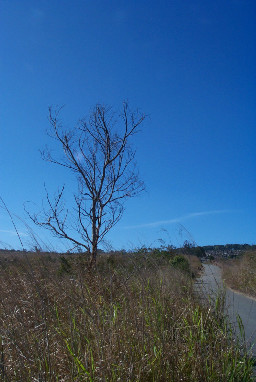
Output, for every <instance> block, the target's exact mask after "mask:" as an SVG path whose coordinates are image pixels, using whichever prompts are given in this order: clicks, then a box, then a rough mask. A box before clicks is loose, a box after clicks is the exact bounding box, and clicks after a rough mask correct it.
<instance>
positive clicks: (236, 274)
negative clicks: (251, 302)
mask: <svg viewBox="0 0 256 382" xmlns="http://www.w3.org/2000/svg"><path fill="white" fill-rule="evenodd" d="M221 266H222V271H223V278H224V279H225V282H226V284H227V285H228V286H229V287H230V288H232V289H234V290H237V291H239V292H242V293H245V294H247V295H248V296H251V297H256V252H255V251H250V252H245V253H244V255H243V256H242V257H240V258H238V259H232V260H228V261H225V262H222V265H221Z"/></svg>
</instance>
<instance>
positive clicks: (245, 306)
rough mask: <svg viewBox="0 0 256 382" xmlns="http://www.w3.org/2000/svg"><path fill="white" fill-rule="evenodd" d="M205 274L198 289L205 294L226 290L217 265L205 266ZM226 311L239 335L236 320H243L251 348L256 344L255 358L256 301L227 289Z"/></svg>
mask: <svg viewBox="0 0 256 382" xmlns="http://www.w3.org/2000/svg"><path fill="white" fill-rule="evenodd" d="M203 266H204V273H203V275H202V277H201V278H200V284H197V287H198V288H200V290H201V291H203V293H206V294H214V293H216V291H217V290H218V289H219V288H222V289H223V288H224V286H223V282H222V279H221V270H220V268H219V267H217V266H216V265H212V264H204V265H203ZM226 309H227V312H228V315H229V317H230V319H231V321H232V322H233V323H234V324H235V327H236V330H237V333H238V334H239V330H238V323H237V320H236V316H237V314H239V316H240V317H241V319H242V322H243V325H244V330H245V339H246V342H247V344H248V345H249V346H250V345H251V344H253V343H255V346H254V347H253V349H252V353H253V356H254V357H256V300H254V299H252V298H249V297H246V296H244V295H242V294H239V293H236V292H233V291H231V290H230V289H228V288H227V289H226Z"/></svg>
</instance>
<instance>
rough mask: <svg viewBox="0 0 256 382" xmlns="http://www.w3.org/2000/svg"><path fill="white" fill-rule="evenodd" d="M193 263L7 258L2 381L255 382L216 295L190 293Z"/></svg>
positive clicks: (3, 266) (0, 279)
mask: <svg viewBox="0 0 256 382" xmlns="http://www.w3.org/2000/svg"><path fill="white" fill-rule="evenodd" d="M199 265H200V263H199V261H198V260H197V259H196V258H192V257H189V258H186V257H183V260H182V259H181V257H176V258H175V257H173V256H168V254H164V255H161V253H158V254H152V255H150V254H147V255H143V254H139V255H138V254H137V255H131V254H130V255H117V254H114V255H102V256H100V257H99V261H98V265H97V269H96V270H94V271H89V270H88V269H87V261H86V259H85V257H84V256H78V255H69V256H68V255H67V256H60V255H56V254H55V255H54V254H41V255H36V254H20V255H19V256H17V255H15V256H12V255H5V254H4V253H2V255H1V259H0V294H1V308H0V323H1V326H0V328H1V329H0V340H1V342H0V346H1V347H0V352H1V354H0V376H1V381H19V382H20V381H24V382H26V381H38V382H39V381H59V382H60V381H63V382H64V381H70V382H71V381H77V382H79V381H113V382H114V381H122V382H126V381H131V382H136V381H138V382H139V381H141V382H144V381H145V382H146V381H163V382H165V381H173V382H176V381H187V382H193V381H198V382H203V381H213V382H217V381H223V382H224V381H225V382H228V381H230V382H231V381H237V382H242V381H253V378H252V376H251V375H252V361H251V360H250V358H249V356H248V355H247V353H246V352H244V353H243V355H241V346H240V345H241V344H238V343H237V342H236V341H234V339H233V334H232V328H231V326H230V324H229V323H228V320H227V318H226V317H225V315H224V313H223V310H222V307H223V304H222V301H221V299H220V298H217V300H216V301H215V302H214V303H210V302H209V304H204V305H203V304H202V303H201V302H200V301H201V300H200V299H198V298H197V297H196V296H195V294H194V288H193V278H192V277H191V276H192V275H193V274H194V273H195V272H196V271H197V270H198V267H199Z"/></svg>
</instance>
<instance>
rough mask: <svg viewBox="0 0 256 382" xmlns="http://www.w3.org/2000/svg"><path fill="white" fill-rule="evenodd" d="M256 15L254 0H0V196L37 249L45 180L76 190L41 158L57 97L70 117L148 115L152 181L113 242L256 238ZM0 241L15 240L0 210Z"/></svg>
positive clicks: (140, 156)
mask: <svg viewBox="0 0 256 382" xmlns="http://www.w3.org/2000/svg"><path fill="white" fill-rule="evenodd" d="M255 13H256V5H255V2H254V1H250V0H248V1H240V0H229V1H223V0H222V1H219V0H216V1H214V2H206V1H202V0H198V1H193V0H189V1H186V0H184V1H180V0H174V1H141V0H138V1H129V2H127V1H122V0H119V1H112V0H109V1H103V0H101V1H97V0H96V1H95V0H93V1H92V0H91V1H90V0H88V1H86V0H83V1H82V0H74V1H72V2H71V1H67V0H62V1H57V0H51V1H49V0H48V1H40V0H38V1H32V0H31V1H29V0H23V1H20V0H18V1H15V0H2V1H1V3H0V18H1V23H0V47H1V48H0V49H1V50H0V86H1V102H0V108H1V110H0V129H1V130H0V131H1V136H0V174H1V175H0V195H1V197H2V198H3V199H4V201H5V202H6V204H7V205H8V207H9V209H10V211H11V212H12V213H13V214H14V215H15V219H16V220H15V221H16V224H17V227H18V229H19V230H20V232H21V234H22V235H23V236H22V237H23V240H24V242H26V241H27V243H28V244H27V245H28V246H29V237H28V236H26V235H27V233H26V228H25V226H24V224H23V223H22V222H21V221H20V220H19V219H18V217H20V218H22V219H26V217H25V214H24V212H23V203H24V202H25V201H31V202H33V203H34V205H35V209H38V208H40V206H41V200H42V199H43V198H44V182H45V183H46V185H47V187H48V188H49V190H50V191H51V192H54V190H56V189H57V188H58V187H60V186H61V185H62V184H64V183H65V184H67V186H68V187H69V188H70V189H72V188H73V187H75V182H74V180H73V179H72V178H71V176H70V175H69V174H68V173H66V172H65V171H63V170H62V169H59V168H58V167H54V166H51V165H49V164H47V163H45V162H43V161H42V159H41V157H40V153H39V149H41V148H43V147H44V145H45V144H50V142H49V138H48V137H47V135H46V129H47V127H48V120H47V113H48V106H49V105H65V108H64V111H63V119H64V121H65V122H66V125H67V126H70V127H71V126H72V125H73V124H75V123H76V121H77V120H79V119H80V118H81V117H83V116H86V115H88V113H89V110H90V108H91V107H92V106H93V105H94V104H95V103H97V102H103V103H105V104H110V105H113V106H114V107H119V106H120V105H121V104H122V101H123V100H129V103H130V105H131V107H132V108H137V107H138V108H140V109H141V110H142V111H143V112H145V113H146V114H147V115H148V118H147V120H146V121H145V123H144V126H143V128H142V130H141V132H140V134H138V135H137V136H136V139H135V140H134V145H135V146H136V149H137V162H138V167H139V170H140V175H141V178H142V179H143V180H144V181H145V184H146V188H147V191H146V193H144V194H143V195H141V196H139V197H138V198H136V199H132V200H130V201H129V202H128V203H127V205H126V211H125V213H124V216H123V219H122V220H121V221H120V223H119V224H118V225H117V226H116V227H115V228H114V229H113V231H112V232H110V233H109V235H108V240H109V243H110V245H112V246H113V247H114V248H122V247H125V248H132V247H134V246H139V245H144V244H145V245H158V243H159V239H162V240H164V241H166V242H168V243H172V244H174V245H179V244H182V242H183V241H184V240H185V239H189V238H193V240H195V241H196V242H197V243H198V244H200V245H206V244H222V243H223V244H225V243H245V242H247V243H255V242H256V238H255V233H256V203H255V191H256V171H255V163H256V161H255V138H256V129H255V122H256V113H255V98H256V97H255V84H256V81H255V79H256V78H255V77H256V75H255V73H256V72H255V67H256V66H255V64H256V60H255V58H256V48H255V47H256V44H255V42H256V41H255V40H256V30H255V29H256V28H255ZM16 216H17V217H16ZM29 224H30V223H29ZM36 232H38V231H36ZM39 235H40V237H41V238H42V239H43V240H45V241H47V242H51V243H53V244H54V246H56V247H58V248H59V246H60V244H59V243H57V242H56V239H51V238H50V237H49V235H48V234H46V233H45V232H44V231H40V232H39ZM0 241H1V243H2V244H1V245H0V247H1V246H2V247H3V246H4V245H5V243H6V244H8V245H10V246H14V247H17V248H18V247H19V243H18V241H17V237H16V235H15V234H14V232H13V227H12V224H11V222H10V219H9V217H8V215H7V214H6V213H5V212H4V211H3V210H2V209H1V210H0Z"/></svg>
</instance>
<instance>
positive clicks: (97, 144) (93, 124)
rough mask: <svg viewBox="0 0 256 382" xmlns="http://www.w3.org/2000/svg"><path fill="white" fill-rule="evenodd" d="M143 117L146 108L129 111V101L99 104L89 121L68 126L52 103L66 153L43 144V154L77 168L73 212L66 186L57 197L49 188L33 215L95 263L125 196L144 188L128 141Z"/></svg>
mask: <svg viewBox="0 0 256 382" xmlns="http://www.w3.org/2000/svg"><path fill="white" fill-rule="evenodd" d="M144 118H145V116H144V115H143V114H140V113H138V112H136V113H133V112H131V111H130V109H129V107H128V104H127V103H124V105H123V108H122V111H121V113H119V114H118V113H115V112H113V110H112V108H111V107H106V106H103V105H100V104H99V105H96V106H95V108H94V109H93V110H92V112H91V114H90V116H89V119H88V121H86V120H82V121H80V122H79V124H78V125H77V126H76V127H74V128H73V129H72V130H71V131H68V132H67V131H65V130H64V129H63V127H62V124H61V120H60V109H58V110H55V111H53V110H52V109H51V108H49V121H50V125H51V132H52V133H53V134H52V137H53V138H54V139H55V140H57V143H59V144H60V146H61V147H62V151H63V155H62V157H61V159H60V160H59V159H57V158H55V157H53V155H52V153H51V152H50V151H49V150H45V151H44V152H42V156H43V159H44V160H46V161H48V162H51V163H54V164H56V165H59V166H62V167H65V168H66V169H67V170H69V171H70V172H71V173H73V174H74V175H75V176H76V179H77V184H78V188H77V192H76V193H75V195H74V200H73V202H74V206H73V209H72V212H69V210H68V209H67V208H66V207H65V204H64V202H63V194H64V187H63V188H62V189H61V190H60V191H59V192H58V193H57V195H56V197H55V198H54V200H51V199H50V197H49V194H48V192H47V191H46V194H47V205H48V207H47V209H45V208H44V210H43V212H41V213H40V214H34V215H31V214H30V217H31V218H32V220H33V221H34V223H35V224H37V225H39V226H42V227H45V228H47V229H49V230H50V231H51V232H53V233H54V234H55V235H56V236H57V237H59V238H64V239H67V240H69V241H70V242H72V243H73V244H74V247H81V248H83V249H84V250H85V252H87V253H88V254H89V256H90V264H91V266H93V265H95V263H96V257H97V248H98V245H99V243H100V242H101V241H102V240H103V238H104V237H105V235H106V234H107V233H108V232H109V230H110V229H111V228H112V227H113V226H114V225H115V224H116V223H117V222H118V221H119V220H120V218H121V216H122V214H123V211H124V202H125V200H126V199H127V198H130V197H133V196H135V195H137V194H138V193H139V192H141V191H142V190H143V189H144V184H143V182H142V181H140V179H139V177H138V172H137V170H136V163H135V160H134V159H135V151H134V150H133V149H132V147H131V145H130V138H131V137H132V136H133V135H134V134H135V133H136V132H137V131H138V127H139V126H140V125H141V123H142V122H143V120H144ZM71 220H72V222H71ZM74 223H75V224H74Z"/></svg>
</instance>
